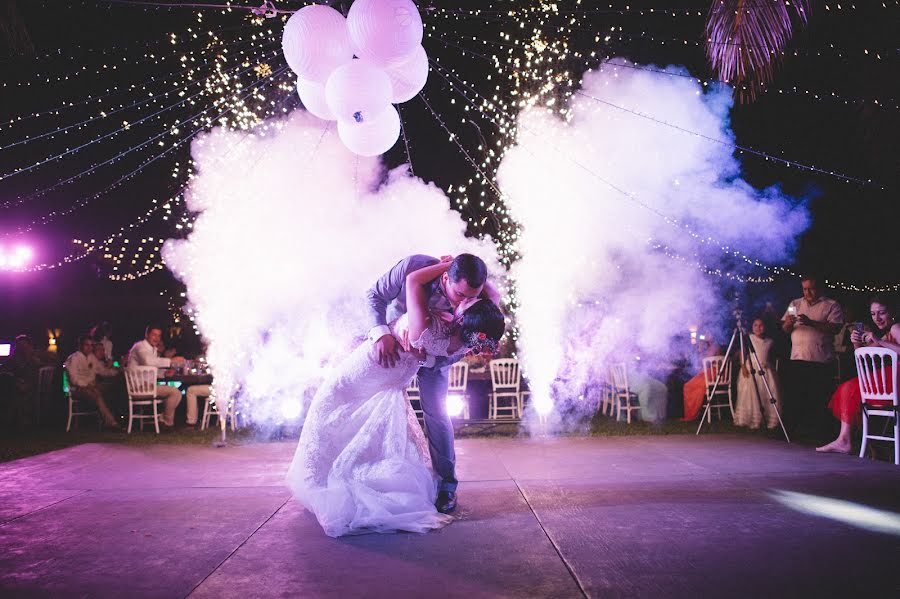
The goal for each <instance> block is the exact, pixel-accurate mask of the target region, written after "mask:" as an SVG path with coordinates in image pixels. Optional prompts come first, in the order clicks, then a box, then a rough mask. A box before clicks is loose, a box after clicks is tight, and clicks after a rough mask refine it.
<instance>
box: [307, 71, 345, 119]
mask: <svg viewBox="0 0 900 599" xmlns="http://www.w3.org/2000/svg"><path fill="white" fill-rule="evenodd" d="M297 95H298V96H300V101H301V102H303V107H304V108H305V109H306V111H307V112H309V113H310V114H312V115H314V116H317V117H319V118H320V119H325V120H326V121H333V120H336V119H337V117H336V116H334V113H333V112H331V109H330V108H328V102H326V101H325V84H324V83H319V82H318V81H307V80H306V79H303V78H300V77H298V78H297Z"/></svg>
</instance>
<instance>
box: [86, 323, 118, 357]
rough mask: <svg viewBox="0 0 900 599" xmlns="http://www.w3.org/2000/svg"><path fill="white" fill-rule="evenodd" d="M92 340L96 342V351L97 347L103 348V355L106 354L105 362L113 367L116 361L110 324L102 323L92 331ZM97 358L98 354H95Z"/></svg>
mask: <svg viewBox="0 0 900 599" xmlns="http://www.w3.org/2000/svg"><path fill="white" fill-rule="evenodd" d="M91 338H92V339H93V340H94V348H95V349H96V347H97V345H100V346H102V347H103V353H104V354H105V356H106V357H105V359H104V360H105V362H106V365H107V366H112V363H113V360H114V359H115V357H114V354H113V344H112V327H111V326H110V325H109V323H108V322H105V321H104V322H101V323H100V324H98V325H97V326H95V327H94V328H92V329H91ZM94 355H95V356H96V355H97V353H96V352H95V353H94Z"/></svg>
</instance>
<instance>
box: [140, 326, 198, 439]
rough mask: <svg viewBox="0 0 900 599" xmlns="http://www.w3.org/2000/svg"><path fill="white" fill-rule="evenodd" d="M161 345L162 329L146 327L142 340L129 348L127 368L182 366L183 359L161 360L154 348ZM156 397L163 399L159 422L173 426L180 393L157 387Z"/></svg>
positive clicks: (164, 386) (162, 386)
mask: <svg viewBox="0 0 900 599" xmlns="http://www.w3.org/2000/svg"><path fill="white" fill-rule="evenodd" d="M161 343H162V328H161V327H159V326H157V325H152V324H151V325H148V326H147V328H146V330H145V331H144V338H143V339H141V340H140V341H138V342H137V343H135V344H134V345H132V346H131V350H130V351H129V352H128V367H129V368H133V367H135V366H156V367H157V368H162V369H166V368H170V367H172V366H180V365H182V364H184V358H181V357H179V356H174V357H172V358H161V357H159V356H157V355H156V348H157V346H159V345H160V344H161ZM156 395H157V396H159V397H162V398H164V399H165V410H164V412H163V414H162V415H161V416H160V422H162V424H163V425H164V426H166V427H169V428H171V427H173V426H175V408H177V407H178V404H179V403H181V391H180V390H178V389H176V388H175V387H169V386H168V385H157V386H156Z"/></svg>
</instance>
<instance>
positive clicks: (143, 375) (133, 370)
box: [125, 366, 163, 434]
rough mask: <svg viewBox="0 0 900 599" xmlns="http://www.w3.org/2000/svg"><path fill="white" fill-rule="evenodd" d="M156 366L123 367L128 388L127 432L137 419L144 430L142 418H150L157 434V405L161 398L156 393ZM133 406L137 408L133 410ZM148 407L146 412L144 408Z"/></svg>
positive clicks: (160, 402) (158, 416) (161, 400)
mask: <svg viewBox="0 0 900 599" xmlns="http://www.w3.org/2000/svg"><path fill="white" fill-rule="evenodd" d="M157 372H158V371H157V369H156V366H132V367H129V368H126V369H125V387H126V389H127V390H128V432H129V434H130V433H131V425H132V423H133V422H134V421H135V420H137V421H138V422H139V425H140V429H141V430H142V431H143V430H144V420H152V421H153V426H154V428H155V429H156V434H159V418H160V415H159V406H160V404H162V402H163V399H162V398H161V397H159V396H157V395H156V375H157ZM135 408H138V409H137V410H135ZM146 408H150V413H149V414H148V413H147V412H146V411H145V410H146Z"/></svg>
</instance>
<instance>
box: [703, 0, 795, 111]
mask: <svg viewBox="0 0 900 599" xmlns="http://www.w3.org/2000/svg"><path fill="white" fill-rule="evenodd" d="M808 11H809V0H715V1H714V2H713V4H712V6H711V7H710V9H709V18H708V19H707V22H706V55H707V57H708V58H709V62H710V65H711V66H712V68H713V71H714V72H715V73H716V74H717V75H718V78H719V79H721V80H723V81H727V82H728V83H730V84H731V85H732V86H734V88H735V93H736V94H737V96H738V99H739V100H740V101H742V102H746V101H752V100H754V99H755V98H756V94H757V92H758V91H759V90H760V89H761V88H763V87H765V86H766V85H768V84H769V83H771V81H772V79H773V78H774V75H775V66H776V64H777V62H778V60H779V57H780V56H782V55H783V52H784V49H785V47H786V46H787V44H788V42H789V41H790V40H791V37H792V36H793V33H794V18H796V19H797V20H798V21H799V22H800V26H803V25H805V24H806V21H807V12H808Z"/></svg>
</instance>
